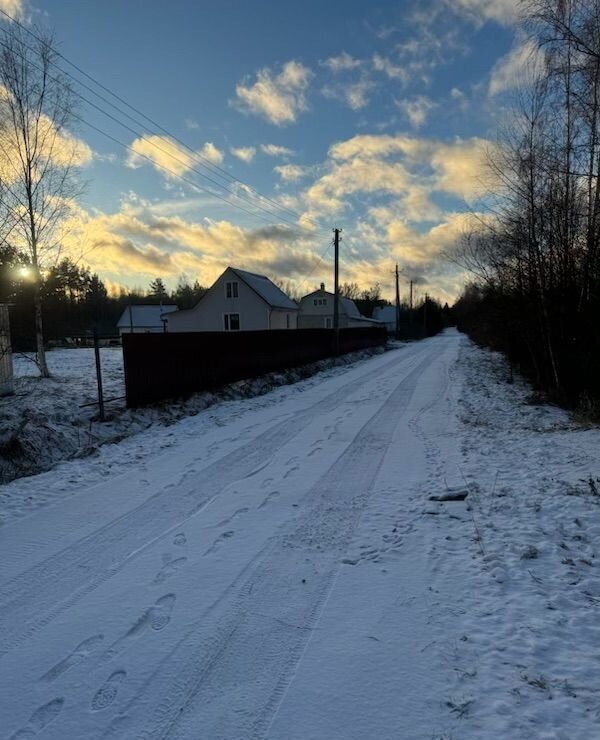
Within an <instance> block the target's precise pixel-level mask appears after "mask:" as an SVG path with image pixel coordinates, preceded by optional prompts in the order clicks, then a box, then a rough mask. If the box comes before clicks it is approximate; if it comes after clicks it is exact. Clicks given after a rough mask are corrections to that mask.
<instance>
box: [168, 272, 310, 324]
mask: <svg viewBox="0 0 600 740" xmlns="http://www.w3.org/2000/svg"><path fill="white" fill-rule="evenodd" d="M270 300H273V301H274V302H275V303H280V304H282V306H281V307H276V306H273V305H272V304H271V303H270ZM280 311H285V312H289V313H292V312H293V313H294V314H295V313H296V312H297V311H298V307H297V305H296V304H295V303H294V302H293V301H291V299H289V298H288V297H287V296H286V295H285V293H283V292H282V291H280V290H279V288H277V286H276V285H274V284H273V283H272V282H271V281H270V280H269V279H268V278H266V277H264V276H263V275H255V274H254V273H247V272H245V271H244V270H237V269H235V268H232V267H228V268H227V269H226V270H225V271H224V272H223V273H222V274H221V275H220V276H219V277H218V278H217V280H216V281H215V282H214V283H213V285H211V287H210V288H209V290H208V291H207V292H206V293H205V295H204V296H203V297H202V298H201V300H200V301H199V302H198V303H197V304H196V306H194V308H192V309H190V310H188V311H178V312H177V313H176V314H174V315H171V316H169V331H232V330H234V331H235V330H237V329H238V328H239V330H241V331H259V330H264V329H270V328H273V327H272V322H271V316H272V314H273V313H274V312H280ZM282 321H283V322H285V323H284V327H286V328H287V325H288V324H289V325H290V328H295V322H291V321H287V320H286V319H285V317H284V318H283V319H282ZM278 323H280V322H279V321H278ZM232 327H234V328H232Z"/></svg>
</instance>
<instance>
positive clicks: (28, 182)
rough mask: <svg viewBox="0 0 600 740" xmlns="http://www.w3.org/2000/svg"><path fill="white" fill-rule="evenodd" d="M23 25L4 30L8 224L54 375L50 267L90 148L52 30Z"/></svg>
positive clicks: (2, 160)
mask: <svg viewBox="0 0 600 740" xmlns="http://www.w3.org/2000/svg"><path fill="white" fill-rule="evenodd" d="M35 36H36V37H37V38H33V37H31V36H29V35H27V34H26V32H25V31H24V30H22V29H21V28H19V27H18V26H17V25H14V24H11V25H8V26H6V27H5V28H4V29H3V31H2V32H0V224H3V226H4V237H3V239H4V241H5V242H6V243H8V244H11V245H13V246H15V247H17V248H18V249H19V250H22V251H23V252H25V253H26V254H27V255H28V258H29V262H30V265H29V267H30V270H31V274H32V279H33V280H34V281H35V286H34V314H35V337H36V351H37V364H38V367H39V370H40V374H41V375H42V376H43V377H48V375H49V372H48V365H47V363H46V356H45V351H44V332H43V320H42V290H41V289H42V281H43V276H44V272H45V271H46V270H47V269H48V268H49V267H51V266H52V265H53V264H55V263H56V261H57V260H58V258H59V256H60V251H61V236H62V234H61V227H62V225H63V223H64V221H65V219H66V218H67V216H68V215H69V213H70V209H71V206H72V203H73V199H74V198H75V197H76V195H77V194H78V191H79V186H78V183H77V177H76V171H77V167H78V165H80V164H81V163H82V160H84V159H85V158H86V157H87V156H88V152H89V150H87V147H85V146H83V147H82V144H81V143H80V142H79V141H78V140H77V139H76V138H74V137H73V136H72V135H71V134H70V133H69V130H68V129H69V126H70V125H71V123H72V121H73V117H74V95H73V91H72V89H71V87H70V86H69V84H68V81H67V79H66V77H65V75H64V74H63V73H62V72H61V71H60V69H59V68H58V67H57V66H56V65H55V62H56V51H55V48H54V43H53V39H52V37H51V36H49V35H47V34H45V33H44V32H41V31H36V34H35Z"/></svg>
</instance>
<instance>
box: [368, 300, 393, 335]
mask: <svg viewBox="0 0 600 740" xmlns="http://www.w3.org/2000/svg"><path fill="white" fill-rule="evenodd" d="M373 318H374V319H377V321H381V322H382V323H384V324H385V328H386V329H387V330H388V332H395V331H396V306H377V307H376V308H375V309H374V311H373Z"/></svg>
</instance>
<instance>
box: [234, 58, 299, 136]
mask: <svg viewBox="0 0 600 740" xmlns="http://www.w3.org/2000/svg"><path fill="white" fill-rule="evenodd" d="M312 76H313V73H312V72H311V70H310V69H308V67H305V66H304V65H303V64H301V63H300V62H296V61H293V60H292V61H289V62H286V63H285V64H284V65H283V68H282V70H281V72H280V73H279V74H274V73H273V72H272V71H271V70H270V69H268V68H264V69H261V70H259V71H258V73H257V75H256V82H255V83H254V84H253V85H247V84H243V83H238V85H237V86H236V89H235V92H236V96H237V105H238V107H240V108H241V110H243V111H246V112H249V113H253V114H254V115H257V116H262V117H263V118H265V119H266V120H267V121H269V122H270V123H273V124H275V125H276V126H284V125H285V124H288V123H294V122H295V121H296V119H297V117H298V115H299V113H301V112H302V111H305V110H306V109H307V108H308V103H307V100H306V93H307V91H308V87H309V84H310V80H311V78H312Z"/></svg>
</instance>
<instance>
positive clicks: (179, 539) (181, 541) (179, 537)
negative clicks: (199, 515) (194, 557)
mask: <svg viewBox="0 0 600 740" xmlns="http://www.w3.org/2000/svg"><path fill="white" fill-rule="evenodd" d="M186 542H187V540H186V538H185V534H184V533H183V532H178V533H177V534H176V535H175V538H174V539H173V544H174V545H177V547H181V546H182V545H185V543H186Z"/></svg>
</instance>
